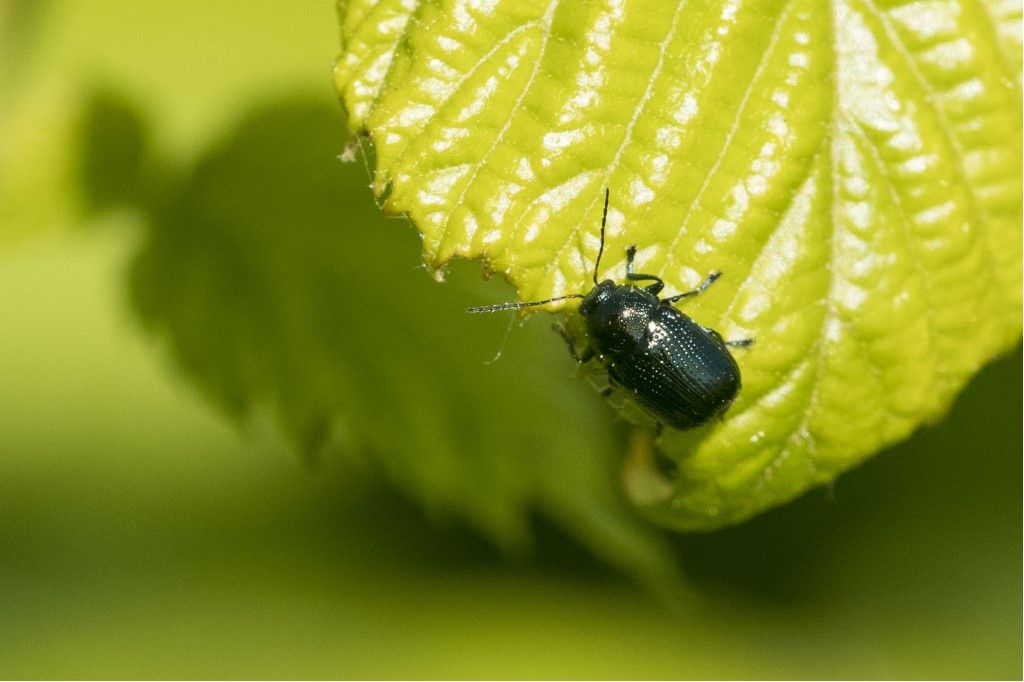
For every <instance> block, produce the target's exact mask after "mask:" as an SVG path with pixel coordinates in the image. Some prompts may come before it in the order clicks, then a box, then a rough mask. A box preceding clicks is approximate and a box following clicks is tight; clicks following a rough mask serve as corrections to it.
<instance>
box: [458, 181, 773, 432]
mask: <svg viewBox="0 0 1024 682" xmlns="http://www.w3.org/2000/svg"><path fill="white" fill-rule="evenodd" d="M609 195H610V193H609V191H608V190H607V189H605V194H604V211H603V213H602V215H601V246H600V248H599V249H598V252H597V260H596V261H595V263H594V275H593V279H594V287H593V289H591V290H590V291H589V292H588V293H586V294H568V295H565V296H558V297H556V298H549V299H546V300H543V301H529V302H512V303H499V304H496V305H487V306H479V307H474V308H470V309H469V312H471V313H488V312H496V311H499V310H516V309H519V308H529V307H533V306H540V305H545V304H547V303H552V302H554V301H562V300H565V299H569V298H579V299H582V302H581V303H580V306H579V313H580V315H581V316H582V317H583V320H584V323H585V327H586V331H587V337H588V344H587V348H586V350H585V351H584V352H583V353H582V354H580V355H578V356H577V353H576V350H575V347H574V345H573V343H572V340H571V339H570V338H569V337H568V335H566V334H565V332H564V331H563V332H562V334H563V336H565V337H566V341H567V342H568V343H569V350H570V352H571V353H572V354H573V356H577V357H576V359H577V360H579V361H580V362H588V361H590V360H591V359H593V358H594V357H596V358H597V359H598V360H599V361H600V362H601V363H602V364H603V365H604V367H605V369H606V370H607V371H608V377H609V379H610V381H611V383H612V384H614V385H617V386H619V387H621V388H623V389H625V391H626V392H627V393H629V394H630V395H631V396H632V397H633V398H634V399H635V400H636V402H637V403H639V404H640V406H641V407H643V408H644V409H645V410H646V411H647V412H648V413H650V414H651V416H652V417H654V418H655V419H657V420H658V421H659V422H660V423H662V424H668V425H669V426H672V427H674V428H677V429H690V428H693V427H696V426H700V425H702V424H705V423H707V422H708V421H710V420H711V419H713V418H715V417H718V416H721V415H723V414H724V413H725V411H726V410H727V409H728V408H729V406H730V405H731V404H732V402H733V400H735V399H736V395H737V393H739V390H740V368H739V365H738V364H737V363H736V359H735V358H734V357H733V356H732V353H730V352H729V347H730V346H732V347H745V346H749V345H751V344H752V343H753V339H742V340H738V341H725V340H724V339H723V338H722V336H721V335H720V334H719V333H718V332H716V331H715V330H714V329H709V328H707V327H704V326H702V325H700V324H697V323H696V322H694V321H693V319H691V318H690V317H689V316H687V315H684V314H683V313H682V312H680V311H679V310H677V309H676V308H675V307H674V305H673V304H674V303H676V302H677V301H681V300H683V299H685V298H691V297H693V296H697V295H698V294H700V293H702V292H703V291H705V290H706V289H707V288H708V287H709V286H711V285H712V284H714V283H715V281H717V280H718V278H719V277H721V275H722V273H720V272H718V271H713V272H711V274H709V275H708V276H707V278H705V279H704V281H703V282H702V283H701V284H700V286H698V287H697V288H696V289H693V290H691V291H685V292H683V293H681V294H676V295H675V296H668V297H666V298H659V296H658V294H660V293H661V291H662V289H664V288H665V282H664V281H663V280H662V279H661V278H660V277H658V276H656V275H649V274H645V273H642V272H636V271H635V270H634V269H633V259H634V258H635V257H636V246H635V245H634V246H630V247H629V248H628V249H626V280H627V283H625V284H616V283H615V282H614V281H612V280H610V279H606V280H603V281H600V282H599V281H598V278H597V273H598V271H599V269H600V266H601V256H602V254H603V253H604V231H605V229H604V228H605V223H606V222H607V220H608V200H609ZM632 282H650V284H647V285H645V286H638V285H636V284H632Z"/></svg>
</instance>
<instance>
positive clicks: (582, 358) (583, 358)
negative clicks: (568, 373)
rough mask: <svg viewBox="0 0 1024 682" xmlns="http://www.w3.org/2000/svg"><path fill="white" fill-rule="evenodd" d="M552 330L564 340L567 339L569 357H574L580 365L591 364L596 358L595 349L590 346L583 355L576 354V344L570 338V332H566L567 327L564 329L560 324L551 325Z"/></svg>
mask: <svg viewBox="0 0 1024 682" xmlns="http://www.w3.org/2000/svg"><path fill="white" fill-rule="evenodd" d="M551 328H552V329H554V330H555V331H556V332H558V333H559V334H560V335H561V336H562V338H563V339H565V345H566V347H568V349H569V355H571V356H572V359H573V360H575V361H576V362H579V363H585V362H590V360H591V359H592V358H593V357H594V349H593V348H591V347H590V346H587V349H586V350H585V351H583V355H580V354H579V353H577V352H576V342H575V341H573V339H572V337H571V336H569V332H567V331H565V327H563V326H562V325H560V324H554V325H551Z"/></svg>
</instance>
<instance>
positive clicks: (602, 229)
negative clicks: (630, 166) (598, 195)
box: [594, 187, 611, 286]
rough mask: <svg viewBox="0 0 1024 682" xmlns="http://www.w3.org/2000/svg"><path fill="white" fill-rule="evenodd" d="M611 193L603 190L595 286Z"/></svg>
mask: <svg viewBox="0 0 1024 682" xmlns="http://www.w3.org/2000/svg"><path fill="white" fill-rule="evenodd" d="M610 194H611V191H610V190H609V189H608V188H607V187H605V188H604V211H602V212H601V246H600V247H598V249H597V260H596V261H594V285H595V286H597V269H598V268H599V267H601V255H602V254H603V253H604V224H605V223H606V222H608V197H609V195H610Z"/></svg>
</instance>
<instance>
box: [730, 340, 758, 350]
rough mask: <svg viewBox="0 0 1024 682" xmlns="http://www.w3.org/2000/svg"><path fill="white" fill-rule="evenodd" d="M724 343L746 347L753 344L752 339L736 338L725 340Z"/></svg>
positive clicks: (736, 346) (734, 346)
mask: <svg viewBox="0 0 1024 682" xmlns="http://www.w3.org/2000/svg"><path fill="white" fill-rule="evenodd" d="M725 345H727V346H732V347H733V348H748V347H750V346H753V345H754V339H736V340H735V341H726V342H725Z"/></svg>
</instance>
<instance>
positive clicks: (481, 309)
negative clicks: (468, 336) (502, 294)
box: [466, 294, 586, 313]
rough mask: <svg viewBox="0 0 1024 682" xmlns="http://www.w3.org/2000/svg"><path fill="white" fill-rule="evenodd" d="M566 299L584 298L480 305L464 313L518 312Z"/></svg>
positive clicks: (560, 297) (579, 295) (556, 298)
mask: <svg viewBox="0 0 1024 682" xmlns="http://www.w3.org/2000/svg"><path fill="white" fill-rule="evenodd" d="M567 298H586V297H585V296H584V295H583V294H566V295H565V296H556V297H555V298H547V299H544V300H543V301H515V302H512V303H495V304H494V305H481V306H477V307H475V308H470V309H469V310H467V311H466V312H469V313H496V312H498V311H499V310H518V309H520V308H530V307H532V306H535V305H544V304H545V303H553V302H555V301H564V300H565V299H567Z"/></svg>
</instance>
